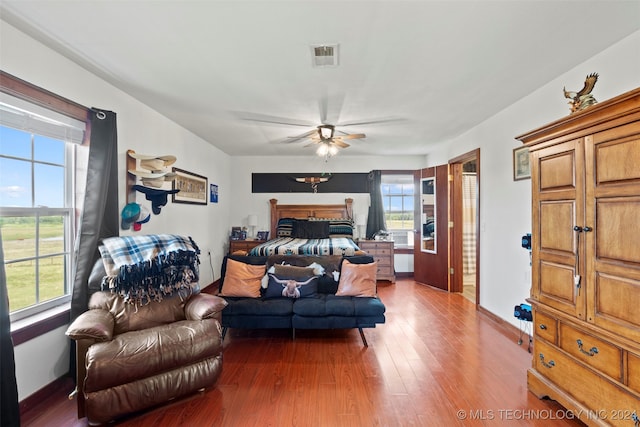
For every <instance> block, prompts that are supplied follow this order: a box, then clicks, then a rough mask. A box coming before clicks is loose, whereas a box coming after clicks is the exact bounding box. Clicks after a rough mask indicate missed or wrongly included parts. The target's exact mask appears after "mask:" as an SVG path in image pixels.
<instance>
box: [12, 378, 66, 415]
mask: <svg viewBox="0 0 640 427" xmlns="http://www.w3.org/2000/svg"><path fill="white" fill-rule="evenodd" d="M74 388H75V383H74V382H73V379H72V378H71V377H70V376H68V375H67V376H64V377H60V378H58V379H55V380H53V381H52V382H50V383H49V384H47V385H46V386H44V387H42V388H41V389H40V390H38V391H36V392H35V393H33V394H31V395H30V396H27V397H25V398H24V399H22V400H21V401H20V403H19V407H20V417H21V418H24V416H25V414H26V413H27V412H28V411H30V410H32V409H33V408H34V407H35V406H37V405H41V404H42V402H43V401H44V400H46V399H47V398H50V397H56V396H59V395H60V394H67V395H68V394H70V393H71V392H72V391H73V389H74Z"/></svg>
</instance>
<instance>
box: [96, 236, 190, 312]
mask: <svg viewBox="0 0 640 427" xmlns="http://www.w3.org/2000/svg"><path fill="white" fill-rule="evenodd" d="M99 250H100V255H101V256H102V262H103V263H104V268H105V271H106V272H107V276H105V277H104V278H103V280H102V289H103V290H107V289H109V290H111V292H116V293H118V294H119V295H120V296H121V297H123V298H124V299H125V301H126V302H130V303H135V304H147V303H149V302H150V301H152V300H155V301H161V300H162V298H163V296H165V295H171V294H173V292H174V291H178V295H180V296H181V297H185V296H188V295H190V294H191V293H192V292H193V291H194V290H195V291H197V290H198V265H199V264H200V259H199V258H198V255H199V254H200V249H199V248H198V246H197V245H196V243H195V242H194V241H193V239H192V238H191V237H187V238H185V237H182V236H178V235H174V234H149V235H140V236H123V237H110V238H107V239H104V240H103V241H102V244H101V245H100V247H99Z"/></svg>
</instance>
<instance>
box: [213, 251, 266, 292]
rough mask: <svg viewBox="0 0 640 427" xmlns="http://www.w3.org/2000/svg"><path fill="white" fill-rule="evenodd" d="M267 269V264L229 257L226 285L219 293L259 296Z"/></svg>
mask: <svg viewBox="0 0 640 427" xmlns="http://www.w3.org/2000/svg"><path fill="white" fill-rule="evenodd" d="M265 270H266V265H264V264H261V265H251V264H245V263H243V262H240V261H234V260H232V259H230V258H228V259H227V268H226V273H225V277H224V285H223V287H222V291H221V292H220V294H219V295H220V296H225V297H249V298H259V297H260V286H261V284H262V277H263V276H264V275H265Z"/></svg>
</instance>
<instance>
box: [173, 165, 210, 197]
mask: <svg viewBox="0 0 640 427" xmlns="http://www.w3.org/2000/svg"><path fill="white" fill-rule="evenodd" d="M173 172H175V174H176V179H174V180H173V189H174V190H175V189H178V190H180V191H179V192H178V193H175V194H173V195H172V196H171V197H172V199H171V201H172V202H173V203H190V204H193V205H206V204H207V195H208V193H209V184H208V180H207V177H206V176H202V175H197V174H195V173H192V172H187V171H186V170H183V169H178V168H173Z"/></svg>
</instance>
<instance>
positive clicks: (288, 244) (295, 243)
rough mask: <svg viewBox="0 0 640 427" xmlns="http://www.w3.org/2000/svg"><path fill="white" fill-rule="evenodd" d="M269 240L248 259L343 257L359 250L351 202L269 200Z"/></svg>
mask: <svg viewBox="0 0 640 427" xmlns="http://www.w3.org/2000/svg"><path fill="white" fill-rule="evenodd" d="M269 202H270V204H271V230H270V235H271V236H273V238H272V239H271V240H268V241H267V242H265V243H262V244H260V245H258V246H256V247H254V248H253V249H251V251H250V252H249V255H250V256H272V255H319V256H327V255H342V256H353V255H358V254H361V253H362V251H361V250H360V248H359V247H358V245H357V244H356V242H355V241H354V240H353V210H352V204H353V199H345V203H344V204H333V205H278V201H277V199H271V200H270V201H269Z"/></svg>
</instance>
